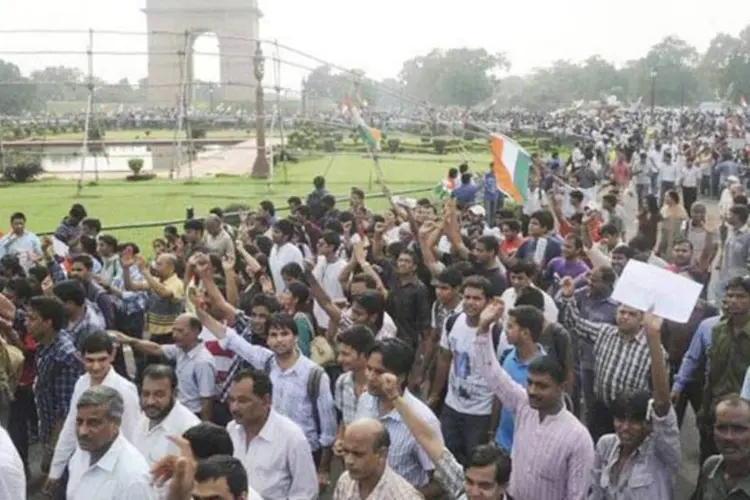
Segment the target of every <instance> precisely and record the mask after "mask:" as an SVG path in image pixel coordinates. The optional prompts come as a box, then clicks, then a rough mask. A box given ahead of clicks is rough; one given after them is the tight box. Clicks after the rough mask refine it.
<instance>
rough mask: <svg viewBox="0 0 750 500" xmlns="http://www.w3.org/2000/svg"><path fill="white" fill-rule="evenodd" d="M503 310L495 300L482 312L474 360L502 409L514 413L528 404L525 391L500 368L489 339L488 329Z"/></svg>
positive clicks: (501, 314) (500, 315) (475, 343)
mask: <svg viewBox="0 0 750 500" xmlns="http://www.w3.org/2000/svg"><path fill="white" fill-rule="evenodd" d="M504 309H505V308H504V306H503V303H502V301H500V299H497V298H496V299H493V300H492V301H491V302H490V303H489V304H488V305H487V306H486V307H485V308H484V310H483V311H482V314H481V316H480V318H479V326H478V327H477V336H476V339H475V340H474V360H475V362H476V364H477V366H478V367H479V372H480V373H481V374H482V377H484V379H485V381H486V382H487V385H488V386H489V388H490V390H491V391H492V393H493V394H494V395H495V396H497V398H498V399H499V400H500V402H501V403H502V404H503V408H505V409H507V410H508V411H510V412H511V413H515V412H516V410H518V409H519V408H520V407H521V406H522V405H523V404H524V403H526V402H528V397H527V395H526V390H525V389H524V388H523V387H522V386H521V385H520V384H518V383H516V382H515V381H514V380H513V379H512V378H511V377H510V375H508V374H507V373H506V372H505V370H503V368H502V367H501V366H500V363H499V361H498V360H497V356H496V355H495V349H494V346H493V345H492V339H491V337H490V327H491V325H492V324H493V323H495V322H496V321H497V320H499V319H500V318H502V317H503V311H504Z"/></svg>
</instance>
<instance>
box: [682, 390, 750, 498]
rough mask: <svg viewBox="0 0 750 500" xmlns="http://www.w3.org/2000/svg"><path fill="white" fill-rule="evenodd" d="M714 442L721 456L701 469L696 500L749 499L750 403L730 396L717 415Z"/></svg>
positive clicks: (716, 456)
mask: <svg viewBox="0 0 750 500" xmlns="http://www.w3.org/2000/svg"><path fill="white" fill-rule="evenodd" d="M714 440H715V442H716V448H717V449H718V450H719V455H713V456H711V457H709V458H708V459H707V460H706V461H705V463H704V464H703V467H702V469H701V475H700V478H699V480H698V489H697V490H696V494H695V495H694V497H693V498H695V500H728V499H730V498H738V499H741V498H743V497H744V498H747V497H748V491H750V401H748V400H747V399H743V398H741V397H739V396H737V395H736V394H732V395H728V396H726V397H725V398H723V399H722V400H720V401H719V403H718V404H717V405H716V410H715V411H714Z"/></svg>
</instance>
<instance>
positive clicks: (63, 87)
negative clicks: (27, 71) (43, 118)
mask: <svg viewBox="0 0 750 500" xmlns="http://www.w3.org/2000/svg"><path fill="white" fill-rule="evenodd" d="M29 78H30V79H31V81H32V82H34V83H36V84H37V98H38V99H39V100H41V101H43V102H47V101H85V100H86V98H87V96H88V89H87V88H86V83H87V82H86V76H85V75H84V74H83V72H82V71H81V70H80V69H78V68H68V67H66V66H50V67H47V68H44V69H41V70H38V71H32V72H31V75H30V76H29Z"/></svg>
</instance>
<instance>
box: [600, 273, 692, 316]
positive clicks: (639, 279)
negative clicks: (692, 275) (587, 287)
mask: <svg viewBox="0 0 750 500" xmlns="http://www.w3.org/2000/svg"><path fill="white" fill-rule="evenodd" d="M702 290H703V286H702V285H701V284H700V283H696V282H695V281H693V280H691V279H688V278H686V277H684V276H680V275H679V274H676V273H673V272H671V271H668V270H666V269H662V268H660V267H657V266H652V265H650V264H646V263H644V262H639V261H637V260H633V259H631V260H630V261H629V262H628V264H627V265H626V266H625V269H624V270H623V272H622V275H621V276H620V279H618V280H617V284H616V285H615V290H614V292H612V300H616V301H617V302H619V303H621V304H624V305H626V306H630V307H633V308H635V309H638V310H640V311H649V310H651V308H653V310H652V311H651V312H652V313H653V314H655V315H656V316H659V317H660V318H664V319H668V320H670V321H674V322H677V323H687V322H688V320H689V319H690V315H691V314H692V313H693V309H694V308H695V303H696V302H698V297H700V294H701V291H702Z"/></svg>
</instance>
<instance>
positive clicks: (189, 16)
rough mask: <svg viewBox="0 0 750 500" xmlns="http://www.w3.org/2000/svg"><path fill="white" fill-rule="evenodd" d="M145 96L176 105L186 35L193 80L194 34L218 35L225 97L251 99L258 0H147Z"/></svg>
mask: <svg viewBox="0 0 750 500" xmlns="http://www.w3.org/2000/svg"><path fill="white" fill-rule="evenodd" d="M143 12H144V13H145V14H146V18H147V24H148V52H149V54H148V84H149V88H148V97H149V102H150V103H151V104H152V105H154V106H163V107H174V106H176V105H177V103H178V100H179V92H180V88H179V83H180V75H181V67H180V66H181V65H182V64H184V62H185V61H184V59H183V58H182V57H181V56H180V53H181V52H184V50H185V34H186V33H187V34H188V36H189V44H188V47H189V50H188V53H187V57H188V58H189V59H188V75H187V82H192V81H193V79H192V77H193V75H192V68H193V64H192V57H193V55H192V53H193V51H192V46H193V42H194V40H195V37H197V36H200V35H201V34H203V33H206V32H212V33H215V34H216V37H217V38H218V40H219V52H220V56H219V57H220V68H221V76H220V85H221V89H220V94H219V95H218V96H217V97H218V98H219V99H221V100H223V101H233V102H252V101H253V99H254V95H255V86H256V81H255V76H254V71H253V59H252V58H253V53H254V52H255V46H256V43H255V39H257V38H258V37H259V29H258V25H259V20H260V18H261V17H262V15H263V14H262V13H261V12H260V9H258V5H257V0H215V1H214V2H211V3H208V2H205V0H147V2H146V8H145V9H143Z"/></svg>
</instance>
